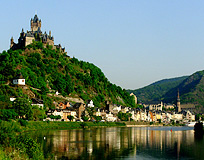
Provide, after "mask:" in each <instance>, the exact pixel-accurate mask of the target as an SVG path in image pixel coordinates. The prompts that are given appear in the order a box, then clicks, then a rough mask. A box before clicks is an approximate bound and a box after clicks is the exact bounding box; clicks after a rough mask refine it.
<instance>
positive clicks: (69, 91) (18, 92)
mask: <svg viewBox="0 0 204 160" xmlns="http://www.w3.org/2000/svg"><path fill="white" fill-rule="evenodd" d="M0 61H1V63H0V109H1V108H9V107H12V104H11V102H10V100H9V98H10V97H18V96H23V95H24V96H27V97H28V98H32V97H35V98H38V99H42V100H43V101H44V105H45V106H46V108H50V107H51V106H52V105H53V102H60V101H65V100H66V99H63V97H64V98H65V97H71V98H72V99H73V101H74V98H75V99H82V100H83V101H84V102H85V103H86V101H87V100H89V99H92V100H93V102H94V105H95V106H96V107H105V101H109V102H110V103H114V104H121V105H125V106H134V105H135V103H134V100H133V97H131V96H130V95H129V93H128V92H126V91H125V90H123V89H122V88H121V87H119V86H116V85H115V84H112V83H110V82H109V81H108V79H107V78H106V77H105V75H104V73H103V72H102V71H101V69H100V68H98V67H97V66H95V65H94V64H91V63H89V62H84V61H80V60H78V59H77V58H70V57H69V56H67V54H66V53H64V52H62V51H60V50H59V49H53V48H52V46H49V45H47V46H44V45H43V43H42V42H37V41H34V42H33V43H32V44H30V45H28V46H26V47H25V48H23V49H17V50H12V49H10V50H8V51H3V52H2V53H1V54H0ZM20 72H21V74H22V76H23V77H24V78H25V82H26V87H24V88H23V87H17V86H16V85H14V84H13V83H12V80H13V79H14V78H15V77H16V76H17V75H18V74H19V73H20ZM56 91H59V93H60V95H62V96H61V98H60V97H56V96H52V95H54V93H55V92H56ZM73 103H74V102H73Z"/></svg>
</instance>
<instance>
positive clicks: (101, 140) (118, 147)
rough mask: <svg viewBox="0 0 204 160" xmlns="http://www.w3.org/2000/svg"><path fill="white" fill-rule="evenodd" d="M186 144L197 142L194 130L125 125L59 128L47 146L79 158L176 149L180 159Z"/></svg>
mask: <svg viewBox="0 0 204 160" xmlns="http://www.w3.org/2000/svg"><path fill="white" fill-rule="evenodd" d="M182 143H185V144H186V145H188V146H190V145H192V144H193V143H194V132H193V130H187V131H172V132H171V131H170V130H154V128H137V127H135V128H134V127H133V128H125V127H124V128H123V127H122V128H94V129H84V130H82V129H81V130H80V129H79V130H59V131H55V132H53V133H52V136H50V137H48V138H47V141H46V147H48V146H49V145H53V148H52V151H51V152H52V153H53V154H54V155H55V156H57V157H58V158H60V157H67V158H68V159H79V158H80V157H82V156H83V157H86V159H91V157H94V156H96V155H100V154H101V155H102V156H104V158H105V159H106V158H107V157H109V156H110V155H114V156H116V157H120V156H122V155H123V154H126V153H125V151H128V154H131V155H133V156H134V157H137V155H136V154H143V150H144V151H145V150H147V149H148V150H151V152H152V154H155V156H158V155H156V154H158V153H159V154H161V155H160V156H163V155H162V154H163V153H166V152H168V150H172V151H174V152H173V154H174V155H173V156H175V157H177V158H179V155H180V152H181V144H182ZM139 151H140V152H139ZM145 154H146V153H145ZM101 158H102V157H101Z"/></svg>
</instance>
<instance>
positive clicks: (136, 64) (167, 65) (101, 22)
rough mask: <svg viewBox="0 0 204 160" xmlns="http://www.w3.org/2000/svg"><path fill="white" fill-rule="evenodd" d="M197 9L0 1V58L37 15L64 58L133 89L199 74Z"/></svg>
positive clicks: (203, 42) (201, 19)
mask: <svg viewBox="0 0 204 160" xmlns="http://www.w3.org/2000/svg"><path fill="white" fill-rule="evenodd" d="M203 7H204V1H202V0H196V1H193V0H179V1H178V0H52V1H50V0H35V1H27V0H18V1H15V0H11V1H3V0H0V15H1V16H0V17H1V20H0V21H1V23H0V24H1V25H0V33H1V36H0V53H1V52H2V51H3V50H8V49H9V46H10V38H11V37H12V36H13V38H14V42H17V40H18V37H19V35H20V32H21V30H22V28H23V29H24V31H27V30H30V19H31V18H33V17H34V15H35V14H36V13H37V15H38V17H39V18H40V19H41V21H42V27H41V29H42V31H43V32H44V31H46V32H47V33H49V31H50V30H51V32H52V35H53V36H54V40H55V44H61V45H62V47H65V49H66V51H67V53H68V55H69V56H70V57H73V56H74V57H76V58H78V59H79V60H83V61H87V62H90V63H93V64H95V65H96V66H97V67H99V68H100V69H101V70H102V71H103V73H104V74H105V75H106V77H107V78H108V79H109V81H110V82H112V83H114V84H116V85H119V86H121V87H122V88H124V89H138V88H141V87H144V86H147V85H149V84H151V83H153V82H156V81H158V80H162V79H167V78H175V77H180V76H185V75H191V74H193V73H194V72H196V71H201V70H204V9H203Z"/></svg>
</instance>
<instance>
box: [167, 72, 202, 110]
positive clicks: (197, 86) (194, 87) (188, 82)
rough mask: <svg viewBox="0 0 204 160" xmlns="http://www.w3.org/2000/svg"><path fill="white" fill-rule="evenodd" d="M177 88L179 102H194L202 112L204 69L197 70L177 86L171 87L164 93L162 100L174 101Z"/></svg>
mask: <svg viewBox="0 0 204 160" xmlns="http://www.w3.org/2000/svg"><path fill="white" fill-rule="evenodd" d="M178 89H179V92H180V99H181V104H186V103H191V104H195V106H196V110H197V111H201V112H204V107H203V106H204V70H203V71H198V72H196V73H194V74H192V75H191V76H189V77H188V78H186V79H185V80H184V81H183V82H181V83H180V84H179V85H178V86H177V87H174V88H172V89H171V90H169V91H168V92H167V93H166V94H165V95H164V101H166V102H175V99H176V98H175V95H176V94H177V92H178Z"/></svg>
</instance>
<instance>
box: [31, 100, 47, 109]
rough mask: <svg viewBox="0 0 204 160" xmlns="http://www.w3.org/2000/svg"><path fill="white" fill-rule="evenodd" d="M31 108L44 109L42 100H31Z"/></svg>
mask: <svg viewBox="0 0 204 160" xmlns="http://www.w3.org/2000/svg"><path fill="white" fill-rule="evenodd" d="M31 105H32V106H34V105H35V106H38V107H39V108H43V107H44V104H43V100H41V99H37V98H32V103H31Z"/></svg>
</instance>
